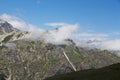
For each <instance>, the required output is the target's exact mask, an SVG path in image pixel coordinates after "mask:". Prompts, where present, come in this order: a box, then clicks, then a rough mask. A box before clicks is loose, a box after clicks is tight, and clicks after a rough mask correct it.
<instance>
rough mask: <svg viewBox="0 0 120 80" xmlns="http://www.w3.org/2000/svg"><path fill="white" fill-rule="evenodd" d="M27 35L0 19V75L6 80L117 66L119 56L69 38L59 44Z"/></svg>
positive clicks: (36, 78)
mask: <svg viewBox="0 0 120 80" xmlns="http://www.w3.org/2000/svg"><path fill="white" fill-rule="evenodd" d="M46 33H48V32H46ZM46 33H45V34H46ZM30 34H31V32H27V31H21V30H18V29H16V28H14V26H12V25H11V24H10V23H8V22H6V21H3V20H0V74H2V75H4V78H5V79H6V80H43V79H45V78H47V77H51V76H54V75H60V74H65V73H70V72H74V71H80V70H86V69H97V68H101V67H105V66H108V65H111V64H115V63H120V57H119V56H117V55H115V54H113V53H111V52H110V51H107V50H100V49H88V48H84V47H78V46H76V44H75V43H74V41H73V40H71V39H66V40H65V41H67V42H69V43H68V44H59V45H56V44H52V43H48V42H46V41H45V40H44V39H40V40H29V39H27V38H28V36H29V35H30Z"/></svg>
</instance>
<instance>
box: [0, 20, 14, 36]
mask: <svg viewBox="0 0 120 80" xmlns="http://www.w3.org/2000/svg"><path fill="white" fill-rule="evenodd" d="M12 31H14V28H13V26H12V25H11V24H10V23H8V22H7V21H4V20H2V19H0V35H2V34H5V33H10V32H12Z"/></svg>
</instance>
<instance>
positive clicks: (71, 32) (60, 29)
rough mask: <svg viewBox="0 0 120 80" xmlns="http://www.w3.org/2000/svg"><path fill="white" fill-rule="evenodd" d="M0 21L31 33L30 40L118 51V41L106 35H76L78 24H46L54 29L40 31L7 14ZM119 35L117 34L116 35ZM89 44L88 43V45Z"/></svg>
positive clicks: (119, 43) (119, 44)
mask: <svg viewBox="0 0 120 80" xmlns="http://www.w3.org/2000/svg"><path fill="white" fill-rule="evenodd" d="M0 18H1V19H3V20H5V21H8V22H9V23H10V24H12V25H13V27H15V28H18V29H20V30H24V31H30V32H33V33H32V34H31V35H30V38H32V39H40V38H42V39H45V40H46V41H47V42H50V43H54V44H61V43H62V44H64V43H65V39H69V38H70V39H73V40H74V41H75V42H76V44H78V45H79V46H87V47H96V48H100V49H107V50H119V51H120V39H112V40H109V39H108V38H109V36H110V35H108V34H93V33H77V31H79V27H80V26H79V25H78V24H67V23H46V24H45V25H47V26H51V27H53V28H56V29H54V30H48V31H46V30H42V29H40V28H38V27H36V26H35V25H32V24H29V23H26V22H25V21H23V20H21V19H20V18H18V17H15V16H11V15H9V14H3V15H1V16H0ZM116 34H119V33H116ZM88 42H90V43H88Z"/></svg>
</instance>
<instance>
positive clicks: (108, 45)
mask: <svg viewBox="0 0 120 80" xmlns="http://www.w3.org/2000/svg"><path fill="white" fill-rule="evenodd" d="M100 48H102V49H107V50H120V39H114V40H106V41H104V42H102V43H101V45H100Z"/></svg>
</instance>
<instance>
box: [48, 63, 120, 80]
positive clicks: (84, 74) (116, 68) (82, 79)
mask: <svg viewBox="0 0 120 80" xmlns="http://www.w3.org/2000/svg"><path fill="white" fill-rule="evenodd" d="M46 80H120V63H118V64H114V65H111V66H108V67H104V68H100V69H93V70H92V69H91V70H83V71H78V72H73V73H69V74H64V75H58V76H53V77H50V78H48V79H46Z"/></svg>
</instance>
